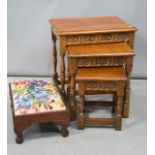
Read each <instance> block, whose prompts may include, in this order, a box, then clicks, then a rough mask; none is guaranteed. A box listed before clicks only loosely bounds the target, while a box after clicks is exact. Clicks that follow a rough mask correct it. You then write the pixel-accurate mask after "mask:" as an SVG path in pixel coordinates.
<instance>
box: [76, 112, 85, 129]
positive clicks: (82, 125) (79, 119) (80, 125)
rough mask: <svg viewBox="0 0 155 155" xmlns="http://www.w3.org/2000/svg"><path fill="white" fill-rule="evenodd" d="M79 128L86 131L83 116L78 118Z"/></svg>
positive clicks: (80, 115)
mask: <svg viewBox="0 0 155 155" xmlns="http://www.w3.org/2000/svg"><path fill="white" fill-rule="evenodd" d="M77 128H78V129H79V130H83V129H84V116H83V114H79V116H78V120H77Z"/></svg>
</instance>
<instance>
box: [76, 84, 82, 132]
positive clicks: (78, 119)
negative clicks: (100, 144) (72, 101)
mask: <svg viewBox="0 0 155 155" xmlns="http://www.w3.org/2000/svg"><path fill="white" fill-rule="evenodd" d="M77 115H78V117H77V127H78V129H83V128H84V83H79V103H78V114H77Z"/></svg>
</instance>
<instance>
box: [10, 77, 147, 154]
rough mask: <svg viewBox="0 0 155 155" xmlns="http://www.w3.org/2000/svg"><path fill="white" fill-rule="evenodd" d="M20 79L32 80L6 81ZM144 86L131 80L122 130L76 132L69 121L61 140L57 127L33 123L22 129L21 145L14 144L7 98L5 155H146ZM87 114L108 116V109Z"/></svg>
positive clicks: (74, 124)
mask: <svg viewBox="0 0 155 155" xmlns="http://www.w3.org/2000/svg"><path fill="white" fill-rule="evenodd" d="M21 79H33V78H28V77H25V78H23V77H18V78H17V77H9V78H8V82H12V81H18V80H21ZM35 79H36V78H35ZM39 79H46V80H49V81H50V79H49V78H39ZM146 84H147V81H146V80H132V83H131V86H132V92H131V111H130V118H128V119H123V124H122V129H123V130H122V131H115V130H114V129H113V128H109V127H86V128H85V129H84V130H83V131H80V130H77V129H76V123H74V122H72V123H71V124H70V127H69V137H67V138H63V137H61V135H60V134H59V131H58V128H57V126H55V125H53V124H45V125H42V124H41V125H38V124H35V125H32V126H31V127H30V128H28V129H27V130H25V132H24V143H23V144H21V145H17V144H16V143H15V134H14V132H13V124H12V115H11V108H10V100H9V96H8V102H7V103H8V129H7V133H8V138H7V139H8V155H62V154H65V155H87V154H88V155H146V154H147V153H146V136H147V135H146V130H147V127H146V126H147V118H146V111H147V100H146V99H147V97H146V91H147V90H146ZM89 112H90V113H91V114H92V115H95V116H101V115H102V114H103V113H104V114H105V115H106V114H108V113H109V111H108V109H106V110H93V109H89Z"/></svg>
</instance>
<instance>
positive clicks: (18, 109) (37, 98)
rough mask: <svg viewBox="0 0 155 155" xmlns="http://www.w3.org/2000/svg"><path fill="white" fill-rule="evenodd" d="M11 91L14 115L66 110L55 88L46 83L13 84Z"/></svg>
mask: <svg viewBox="0 0 155 155" xmlns="http://www.w3.org/2000/svg"><path fill="white" fill-rule="evenodd" d="M11 89H12V95H13V103H14V111H15V115H25V114H34V113H41V112H52V111H61V110H66V106H65V104H64V102H63V101H62V99H61V96H60V94H59V92H58V91H57V88H56V87H55V86H54V85H53V84H52V83H48V82H47V81H42V80H32V81H29V80H25V81H20V82H13V83H12V84H11Z"/></svg>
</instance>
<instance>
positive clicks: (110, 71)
mask: <svg viewBox="0 0 155 155" xmlns="http://www.w3.org/2000/svg"><path fill="white" fill-rule="evenodd" d="M75 78H76V80H77V81H94V80H102V81H103V80H105V81H113V80H115V81H125V80H127V77H126V75H125V70H124V68H123V67H97V68H95V67H91V68H82V67H81V68H79V69H78V71H77V74H76V77H75Z"/></svg>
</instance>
